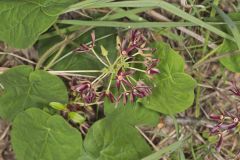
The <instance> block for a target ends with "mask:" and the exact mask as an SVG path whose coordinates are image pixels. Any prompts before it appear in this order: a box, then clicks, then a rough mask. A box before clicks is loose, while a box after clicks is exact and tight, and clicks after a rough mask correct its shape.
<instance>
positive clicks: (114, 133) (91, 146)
mask: <svg viewBox="0 0 240 160" xmlns="http://www.w3.org/2000/svg"><path fill="white" fill-rule="evenodd" d="M108 107H114V105H110V106H108ZM158 117H159V116H158V114H157V113H155V112H153V111H150V110H147V109H145V108H143V107H141V106H137V105H128V106H119V107H118V108H117V109H115V110H114V111H112V113H109V114H108V115H107V117H106V118H104V119H103V120H100V121H98V122H96V123H95V124H94V125H93V126H92V127H91V128H90V130H89V132H88V134H87V136H86V139H85V141H84V148H85V150H86V153H87V154H88V155H89V157H92V159H98V160H113V159H114V160H125V159H128V160H136V159H141V158H143V157H145V156H147V155H149V154H150V153H151V148H150V147H149V145H148V144H147V143H146V141H145V140H144V138H143V137H142V136H141V135H140V133H138V130H137V129H136V128H135V127H134V126H135V125H137V124H151V125H152V124H156V123H157V122H158Z"/></svg>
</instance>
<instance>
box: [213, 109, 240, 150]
mask: <svg viewBox="0 0 240 160" xmlns="http://www.w3.org/2000/svg"><path fill="white" fill-rule="evenodd" d="M210 118H211V119H212V120H214V121H216V122H217V124H216V125H215V126H213V127H212V128H211V129H210V132H211V134H217V135H218V136H219V140H218V143H217V144H216V150H217V151H218V152H220V150H221V146H222V144H223V132H224V131H231V130H232V129H235V128H236V127H237V126H238V124H239V118H238V117H236V116H234V115H232V114H230V113H228V112H224V113H222V114H221V115H214V114H212V115H210Z"/></svg>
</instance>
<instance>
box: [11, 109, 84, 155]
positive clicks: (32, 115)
mask: <svg viewBox="0 0 240 160" xmlns="http://www.w3.org/2000/svg"><path fill="white" fill-rule="evenodd" d="M11 138H12V145H13V150H14V152H15V154H16V158H17V160H67V159H71V160H75V159H77V158H78V157H79V156H80V155H81V154H82V152H83V147H82V137H81V134H80V133H79V132H78V131H77V130H76V129H74V128H72V127H71V126H70V125H69V124H68V123H67V122H66V121H65V120H64V119H63V118H62V117H60V116H57V115H55V116H51V115H49V114H47V113H45V112H43V111H41V110H40V109H37V108H30V109H28V110H26V111H25V112H22V113H20V114H19V115H18V116H17V117H16V119H15V120H14V122H13V129H12V131H11Z"/></svg>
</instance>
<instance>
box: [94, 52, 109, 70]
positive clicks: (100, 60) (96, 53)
mask: <svg viewBox="0 0 240 160" xmlns="http://www.w3.org/2000/svg"><path fill="white" fill-rule="evenodd" d="M91 51H92V52H93V54H94V55H95V56H96V57H97V59H98V60H99V61H100V62H101V63H102V64H103V65H104V66H106V67H109V66H108V65H107V64H106V63H105V62H104V61H103V60H102V59H101V58H100V57H99V56H98V55H97V53H96V52H95V50H94V49H91Z"/></svg>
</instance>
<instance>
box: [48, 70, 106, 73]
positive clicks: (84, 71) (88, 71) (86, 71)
mask: <svg viewBox="0 0 240 160" xmlns="http://www.w3.org/2000/svg"><path fill="white" fill-rule="evenodd" d="M101 72H103V71H101V70H71V71H49V73H101Z"/></svg>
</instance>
